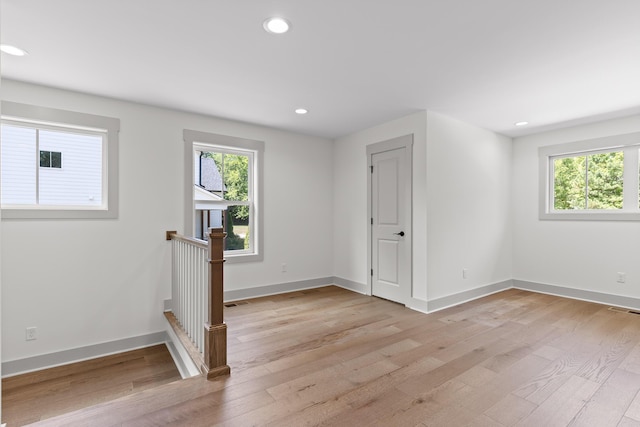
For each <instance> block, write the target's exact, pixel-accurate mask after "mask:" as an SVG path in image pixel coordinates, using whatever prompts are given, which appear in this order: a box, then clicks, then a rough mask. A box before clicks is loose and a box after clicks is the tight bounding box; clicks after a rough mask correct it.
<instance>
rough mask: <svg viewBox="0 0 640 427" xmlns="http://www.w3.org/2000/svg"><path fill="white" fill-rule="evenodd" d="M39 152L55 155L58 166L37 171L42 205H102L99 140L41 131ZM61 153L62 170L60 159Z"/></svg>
mask: <svg viewBox="0 0 640 427" xmlns="http://www.w3.org/2000/svg"><path fill="white" fill-rule="evenodd" d="M40 148H42V149H43V150H45V151H48V152H50V153H51V152H53V153H57V154H58V155H59V156H60V157H59V158H58V159H57V162H58V163H59V166H55V165H54V164H55V162H56V160H55V159H54V156H53V155H52V156H51V161H52V165H51V166H52V167H50V168H43V169H40V178H39V197H40V204H41V205H59V206H65V205H73V206H100V205H102V137H101V136H99V135H87V134H84V135H81V134H75V133H70V132H60V131H52V130H45V129H42V130H40ZM61 153H64V169H60V167H61V166H62V156H61Z"/></svg>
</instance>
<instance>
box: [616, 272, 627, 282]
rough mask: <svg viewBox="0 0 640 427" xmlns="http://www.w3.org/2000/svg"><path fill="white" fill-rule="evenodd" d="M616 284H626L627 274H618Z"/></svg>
mask: <svg viewBox="0 0 640 427" xmlns="http://www.w3.org/2000/svg"><path fill="white" fill-rule="evenodd" d="M617 282H618V283H626V282H627V273H622V272H620V271H619V272H618V280H617Z"/></svg>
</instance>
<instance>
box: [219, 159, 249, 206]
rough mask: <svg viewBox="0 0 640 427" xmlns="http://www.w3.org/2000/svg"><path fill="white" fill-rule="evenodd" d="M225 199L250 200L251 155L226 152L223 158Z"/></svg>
mask: <svg viewBox="0 0 640 427" xmlns="http://www.w3.org/2000/svg"><path fill="white" fill-rule="evenodd" d="M222 167H223V170H224V185H225V193H224V198H225V200H235V201H242V202H246V201H248V200H249V157H247V156H243V155H239V154H225V155H224V159H223V166H222ZM246 215H248V211H246Z"/></svg>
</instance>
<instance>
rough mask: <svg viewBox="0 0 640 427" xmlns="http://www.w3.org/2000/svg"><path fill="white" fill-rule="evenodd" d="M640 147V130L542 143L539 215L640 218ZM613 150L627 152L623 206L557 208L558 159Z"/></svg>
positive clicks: (574, 217) (599, 219)
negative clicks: (577, 208) (556, 142)
mask: <svg viewBox="0 0 640 427" xmlns="http://www.w3.org/2000/svg"><path fill="white" fill-rule="evenodd" d="M638 150H640V132H635V133H629V134H624V135H615V136H609V137H604V138H594V139H588V140H584V141H575V142H570V143H565V144H558V145H550V146H545V147H540V148H539V149H538V159H539V202H538V208H539V218H540V219H541V220H572V221H574V220H586V221H640V208H639V207H638V203H639V200H638V197H639V196H638V188H639V185H640V177H639V175H640V173H639V155H638ZM613 151H623V152H624V175H623V182H624V187H623V207H622V209H583V210H564V209H562V210H556V209H554V208H553V206H554V180H555V174H554V160H555V159H559V158H565V157H577V156H588V155H591V154H598V153H607V152H613Z"/></svg>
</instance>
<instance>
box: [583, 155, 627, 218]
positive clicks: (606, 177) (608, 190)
mask: <svg viewBox="0 0 640 427" xmlns="http://www.w3.org/2000/svg"><path fill="white" fill-rule="evenodd" d="M587 164H588V166H587V169H588V193H587V194H588V201H587V209H622V186H623V185H622V184H623V182H622V181H623V165H624V153H623V152H622V151H618V152H613V153H600V154H592V155H590V156H589V157H588V160H587Z"/></svg>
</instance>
